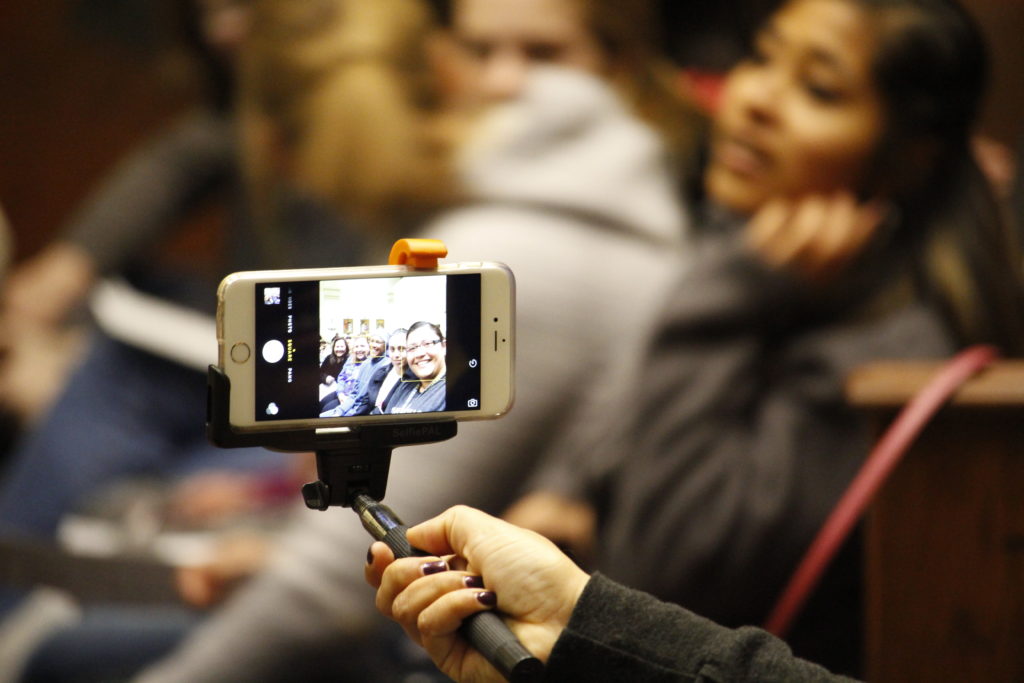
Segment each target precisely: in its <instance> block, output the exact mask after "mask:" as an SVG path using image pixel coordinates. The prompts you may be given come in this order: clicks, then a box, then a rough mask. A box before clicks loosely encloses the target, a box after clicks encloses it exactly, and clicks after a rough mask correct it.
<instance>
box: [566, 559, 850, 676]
mask: <svg viewBox="0 0 1024 683" xmlns="http://www.w3.org/2000/svg"><path fill="white" fill-rule="evenodd" d="M546 680H549V681H577V680H586V681H591V682H593V683H600V682H601V681H615V682H616V683H617V682H619V681H645V683H681V682H682V681H759V682H760V681H808V682H809V681H821V682H839V681H848V680H849V679H846V678H843V677H841V676H836V675H833V674H831V673H829V672H828V671H826V670H825V669H823V668H821V667H820V666H817V665H815V664H812V663H810V662H807V661H804V660H801V659H798V658H796V657H794V656H793V654H792V652H790V650H789V648H788V647H787V646H786V644H785V643H783V642H782V641H781V640H779V639H777V638H774V637H772V636H771V635H769V634H768V633H766V632H764V631H762V630H760V629H756V628H752V627H745V628H740V629H736V630H732V629H727V628H723V627H721V626H718V625H717V624H715V623H713V622H711V621H709V620H707V619H704V618H702V617H699V616H697V615H695V614H693V613H692V612H689V611H687V610H685V609H683V608H681V607H678V606H677V605H671V604H667V603H664V602H661V601H659V600H657V599H655V598H654V597H652V596H650V595H648V594H646V593H642V592H640V591H635V590H631V589H628V588H625V587H623V586H621V585H619V584H616V583H614V582H612V581H610V580H609V579H607V578H605V577H603V576H601V575H600V574H596V575H594V577H593V578H591V580H590V582H589V583H588V584H587V587H586V589H585V590H584V592H583V595H582V596H581V597H580V601H579V602H578V603H577V605H576V608H575V610H574V611H573V614H572V618H571V619H570V621H569V624H568V626H567V627H566V629H565V631H563V633H562V635H561V636H560V637H559V639H558V641H557V642H556V643H555V647H554V649H553V650H552V652H551V657H550V659H549V660H548V663H547V670H546Z"/></svg>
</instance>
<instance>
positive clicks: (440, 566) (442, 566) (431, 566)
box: [420, 560, 448, 576]
mask: <svg viewBox="0 0 1024 683" xmlns="http://www.w3.org/2000/svg"><path fill="white" fill-rule="evenodd" d="M420 571H422V572H423V575H424V576H426V575H428V574H437V573H438V572H444V571H448V564H447V563H446V562H445V561H444V560H435V561H434V562H426V563H424V564H421V565H420Z"/></svg>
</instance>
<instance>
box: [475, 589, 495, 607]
mask: <svg viewBox="0 0 1024 683" xmlns="http://www.w3.org/2000/svg"><path fill="white" fill-rule="evenodd" d="M476 599H477V600H479V601H480V604H481V605H485V606H487V607H494V606H495V605H497V604H498V594H497V593H495V592H494V591H480V592H479V593H477V594H476Z"/></svg>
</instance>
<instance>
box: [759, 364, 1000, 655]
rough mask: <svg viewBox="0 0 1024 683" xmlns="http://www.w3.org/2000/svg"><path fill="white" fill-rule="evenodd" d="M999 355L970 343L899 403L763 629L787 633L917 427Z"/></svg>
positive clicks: (916, 433)
mask: <svg viewBox="0 0 1024 683" xmlns="http://www.w3.org/2000/svg"><path fill="white" fill-rule="evenodd" d="M998 357H999V353H998V351H996V350H995V349H994V348H992V347H991V346H972V347H970V348H968V349H965V350H964V351H961V352H960V353H958V354H957V355H956V356H954V357H953V358H952V359H951V360H950V361H949V362H948V363H946V364H945V365H944V366H943V367H942V368H941V369H940V370H939V372H938V373H937V374H936V375H935V377H934V378H932V380H931V381H930V382H929V383H928V384H927V385H925V387H924V388H923V389H921V390H920V391H919V392H918V393H917V395H916V396H914V398H913V399H911V400H910V402H909V403H907V405H906V406H904V407H903V410H901V411H900V414H899V415H897V417H896V419H895V420H893V423H892V424H891V425H890V426H889V428H888V429H887V430H886V432H885V434H883V435H882V438H881V439H879V441H878V443H877V444H876V445H875V448H874V450H873V451H872V452H871V454H870V455H868V458H867V460H866V461H865V462H864V464H863V465H862V466H861V468H860V471H859V472H858V473H857V476H856V477H854V479H853V482H851V484H850V486H849V487H848V488H847V489H846V492H845V493H844V494H843V497H842V498H840V499H839V502H838V503H836V506H835V508H833V510H832V512H831V513H830V514H829V517H828V519H827V520H825V524H824V525H822V527H821V530H820V531H819V532H818V535H817V537H816V538H815V539H814V542H813V543H811V545H810V547H809V548H808V549H807V552H806V553H805V554H804V557H803V559H802V560H801V561H800V564H799V565H798V566H797V569H796V571H795V572H794V573H793V576H792V577H791V578H790V580H789V584H788V585H787V586H786V589H785V590H784V591H783V592H782V596H781V597H780V598H779V601H778V602H777V603H776V604H775V608H774V609H773V610H772V613H771V615H770V616H769V617H768V620H767V621H766V622H765V626H764V628H765V630H767V631H768V632H770V633H772V634H774V635H776V636H779V637H780V638H781V637H784V636H785V634H786V633H787V632H788V631H789V627H790V626H791V625H792V622H793V620H794V619H795V618H796V616H797V615H798V614H799V613H800V610H801V609H802V608H803V605H804V603H805V602H806V601H807V598H808V597H809V596H810V594H811V592H812V591H813V590H814V588H815V587H816V586H817V585H818V581H819V580H820V579H821V575H822V574H823V573H824V572H825V569H826V567H828V564H829V562H831V561H832V558H833V557H834V556H835V554H836V552H838V550H839V547H840V546H841V545H842V544H843V541H844V540H845V539H846V537H847V536H848V535H849V533H850V531H851V530H852V529H853V527H854V526H855V525H856V523H857V520H859V519H860V517H861V515H863V514H864V510H865V509H866V508H867V506H868V504H869V503H870V502H871V500H872V499H873V498H874V496H875V494H876V493H877V492H878V490H879V489H880V488H881V487H882V484H883V483H885V480H886V477H888V476H889V473H890V472H892V470H893V468H895V467H896V464H897V463H898V462H899V461H900V459H901V458H902V457H903V454H904V453H905V452H906V451H907V449H908V448H909V447H910V446H911V444H913V442H914V440H915V439H916V438H917V436H918V435H919V434H920V433H921V430H923V429H924V427H925V425H927V424H928V421H929V420H931V419H932V416H934V415H935V413H936V412H937V411H938V410H939V408H941V407H942V406H943V404H945V403H946V401H947V400H949V398H950V397H951V396H952V395H953V394H954V393H955V392H956V390H957V389H959V388H960V385H962V384H963V383H964V382H966V381H967V380H968V379H970V378H971V377H973V376H974V375H975V374H977V373H978V372H979V371H981V370H982V369H984V368H985V367H987V366H988V365H989V364H991V363H992V362H993V361H994V360H996V359H997V358H998Z"/></svg>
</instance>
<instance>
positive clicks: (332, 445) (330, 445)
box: [206, 365, 458, 510]
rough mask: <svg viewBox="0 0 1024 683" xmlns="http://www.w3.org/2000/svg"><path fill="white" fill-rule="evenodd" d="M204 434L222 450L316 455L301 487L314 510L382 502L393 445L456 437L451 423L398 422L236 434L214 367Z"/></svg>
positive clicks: (223, 380)
mask: <svg viewBox="0 0 1024 683" xmlns="http://www.w3.org/2000/svg"><path fill="white" fill-rule="evenodd" d="M207 392H208V395H207V416H206V435H207V437H208V438H209V440H210V441H211V442H212V443H213V444H215V445H217V446H220V447H222V448H240V447H245V446H262V447H264V448H270V449H273V450H279V451H291V452H297V453H301V452H306V451H312V452H314V453H316V470H317V477H319V479H318V480H317V481H315V482H311V483H309V484H306V485H305V486H303V487H302V497H303V499H304V500H305V501H306V505H307V506H308V507H310V508H312V509H314V510H326V509H327V508H328V507H331V506H341V507H354V502H355V498H356V496H357V495H359V494H363V495H367V496H369V497H371V498H374V499H376V500H381V499H382V498H384V494H385V492H386V490H387V483H388V472H389V470H390V467H391V451H392V450H393V449H394V448H397V447H398V446H412V445H416V444H424V443H433V442H435V441H444V440H446V439H450V438H451V437H453V436H455V434H456V433H457V432H458V423H457V422H456V421H454V420H440V421H430V422H402V423H388V424H380V425H363V426H359V427H351V428H348V427H345V428H335V429H330V428H328V429H297V430H289V431H277V432H275V431H266V432H264V431H254V432H240V431H237V430H235V429H233V428H232V427H231V424H230V422H229V420H228V397H229V396H230V393H231V381H230V380H229V379H228V377H227V376H226V375H225V374H224V372H223V371H222V370H221V369H220V368H219V367H217V366H215V365H211V366H210V368H209V370H208V373H207Z"/></svg>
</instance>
